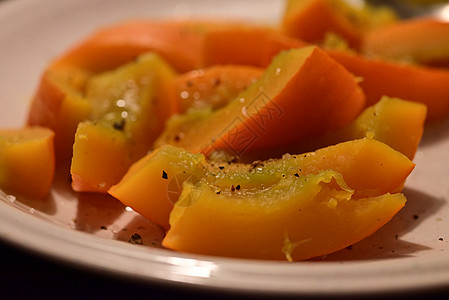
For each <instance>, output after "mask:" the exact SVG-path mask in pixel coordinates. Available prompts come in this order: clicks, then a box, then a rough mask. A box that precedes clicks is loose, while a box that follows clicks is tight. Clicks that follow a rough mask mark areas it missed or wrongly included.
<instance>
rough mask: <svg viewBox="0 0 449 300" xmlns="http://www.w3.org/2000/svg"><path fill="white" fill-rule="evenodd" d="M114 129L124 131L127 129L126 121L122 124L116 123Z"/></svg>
mask: <svg viewBox="0 0 449 300" xmlns="http://www.w3.org/2000/svg"><path fill="white" fill-rule="evenodd" d="M112 127H114V129H116V130H123V129H124V128H125V119H122V120H121V121H120V122H114V124H112Z"/></svg>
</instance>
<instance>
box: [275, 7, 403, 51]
mask: <svg viewBox="0 0 449 300" xmlns="http://www.w3.org/2000/svg"><path fill="white" fill-rule="evenodd" d="M396 19H397V17H396V14H395V13H394V12H393V10H391V9H387V8H385V7H381V8H375V7H371V6H368V5H364V6H362V7H355V6H352V5H350V4H349V3H347V2H346V1H343V0H289V1H288V2H287V6H286V10H285V14H284V17H283V20H282V29H283V31H284V32H285V33H286V34H287V35H289V36H292V37H296V38H299V39H302V40H305V41H308V42H312V43H318V44H320V43H322V42H323V41H324V40H325V39H326V36H327V35H328V34H336V35H338V36H340V37H341V38H343V39H344V40H345V41H346V42H347V43H348V44H349V46H350V47H351V48H354V49H358V48H360V46H361V44H362V40H363V35H364V33H365V32H366V31H369V30H371V29H373V28H377V27H381V26H383V25H385V24H389V23H392V22H394V21H396Z"/></svg>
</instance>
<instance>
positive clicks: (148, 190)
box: [109, 146, 205, 229]
mask: <svg viewBox="0 0 449 300" xmlns="http://www.w3.org/2000/svg"><path fill="white" fill-rule="evenodd" d="M203 165H205V158H204V156H203V155H202V154H193V153H190V152H187V151H184V150H181V149H179V148H175V147H172V146H165V147H161V148H157V149H155V150H154V151H152V152H151V153H149V154H147V155H146V156H145V157H143V158H141V159H140V160H139V161H137V162H136V163H134V164H133V165H132V166H131V168H129V170H128V172H127V173H126V174H125V176H123V178H122V180H121V181H120V182H119V183H117V184H116V185H114V186H112V187H111V188H110V189H109V194H111V195H112V196H114V197H115V198H117V199H119V200H120V201H121V202H122V203H123V204H125V205H127V206H130V207H132V208H133V209H134V210H135V211H137V212H138V213H140V214H141V215H142V216H144V217H145V218H147V219H149V220H151V221H152V222H154V223H156V224H158V225H160V226H162V227H163V228H164V229H168V227H169V225H168V218H169V214H170V212H171V210H172V208H173V204H174V203H175V202H176V201H177V200H178V197H179V194H180V193H181V190H182V183H183V182H184V181H185V180H187V179H189V178H191V177H193V178H202V177H203V176H204V172H205V170H204V169H203V168H202V166H203Z"/></svg>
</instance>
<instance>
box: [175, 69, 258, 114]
mask: <svg viewBox="0 0 449 300" xmlns="http://www.w3.org/2000/svg"><path fill="white" fill-rule="evenodd" d="M263 72H264V70H263V69H261V68H257V67H252V66H244V65H215V66H211V67H208V68H204V69H198V70H193V71H190V72H187V73H184V74H182V75H179V76H178V77H177V78H176V79H175V80H174V88H173V89H172V91H173V93H174V95H173V96H174V97H175V99H174V100H173V101H172V102H173V103H178V104H179V106H180V109H179V111H180V112H181V113H182V112H186V111H187V110H188V109H189V108H195V109H198V108H205V107H210V108H211V109H218V108H220V107H223V106H225V105H226V104H227V103H228V102H229V101H230V100H231V99H234V98H235V97H236V96H237V95H238V94H239V92H241V91H243V90H245V89H246V88H247V87H248V86H249V85H251V84H252V83H254V82H255V81H256V80H257V79H258V78H259V77H260V76H261V75H262V73H263Z"/></svg>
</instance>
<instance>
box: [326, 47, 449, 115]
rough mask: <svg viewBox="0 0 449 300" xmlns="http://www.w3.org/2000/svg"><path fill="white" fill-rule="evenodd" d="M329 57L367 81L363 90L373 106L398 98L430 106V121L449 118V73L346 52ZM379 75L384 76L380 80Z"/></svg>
mask: <svg viewBox="0 0 449 300" xmlns="http://www.w3.org/2000/svg"><path fill="white" fill-rule="evenodd" d="M328 53H329V55H330V56H331V57H332V58H333V59H335V60H336V61H338V62H339V63H340V64H342V65H343V66H345V68H347V69H348V70H349V71H351V72H352V73H353V74H355V75H357V76H359V77H360V78H362V79H363V80H362V81H361V82H360V87H361V88H362V89H363V91H364V93H365V95H366V102H367V104H368V105H372V104H374V103H376V102H377V101H379V99H380V98H381V97H382V96H390V97H398V98H401V99H406V100H409V101H415V102H420V103H423V104H425V105H426V106H427V110H428V116H427V121H428V122H432V121H438V120H442V119H443V118H447V117H448V115H449V101H448V95H449V70H448V69H439V68H430V67H426V66H421V65H409V64H404V63H399V62H392V61H387V60H381V59H369V58H367V57H364V56H362V55H360V54H354V53H350V52H345V51H332V50H330V51H328ZM379 74H382V75H381V76H379Z"/></svg>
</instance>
